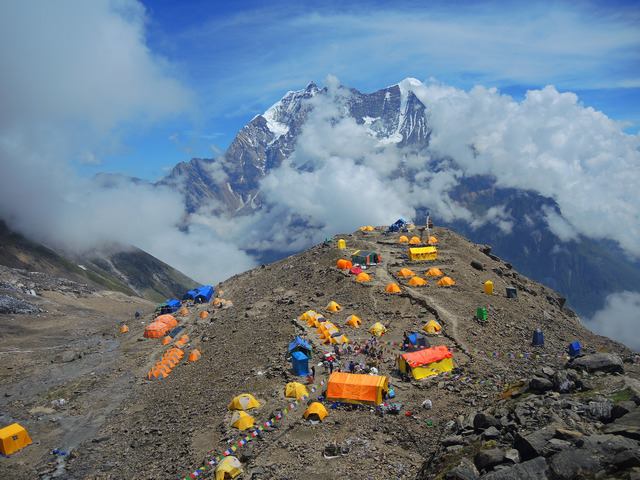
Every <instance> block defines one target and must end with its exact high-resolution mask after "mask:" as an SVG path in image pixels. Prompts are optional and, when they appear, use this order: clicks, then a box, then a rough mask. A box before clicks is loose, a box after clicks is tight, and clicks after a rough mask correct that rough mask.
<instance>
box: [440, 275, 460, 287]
mask: <svg viewBox="0 0 640 480" xmlns="http://www.w3.org/2000/svg"><path fill="white" fill-rule="evenodd" d="M455 284H456V281H455V280H454V279H453V278H451V277H442V278H441V279H440V280H438V286H439V287H452V286H453V285H455Z"/></svg>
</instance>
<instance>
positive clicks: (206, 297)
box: [193, 285, 215, 303]
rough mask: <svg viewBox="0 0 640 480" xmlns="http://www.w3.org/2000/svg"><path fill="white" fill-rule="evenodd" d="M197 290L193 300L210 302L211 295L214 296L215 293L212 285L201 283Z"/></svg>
mask: <svg viewBox="0 0 640 480" xmlns="http://www.w3.org/2000/svg"><path fill="white" fill-rule="evenodd" d="M196 290H197V291H198V293H197V294H196V296H195V297H194V298H193V301H194V302H196V303H209V302H210V301H211V297H213V293H214V292H215V290H214V288H213V287H212V286H211V285H201V286H199V287H198V288H196Z"/></svg>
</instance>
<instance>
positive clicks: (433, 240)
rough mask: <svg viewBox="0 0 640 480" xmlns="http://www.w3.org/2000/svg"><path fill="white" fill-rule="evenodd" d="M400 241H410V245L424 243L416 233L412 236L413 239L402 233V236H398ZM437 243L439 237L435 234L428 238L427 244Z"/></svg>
mask: <svg viewBox="0 0 640 480" xmlns="http://www.w3.org/2000/svg"><path fill="white" fill-rule="evenodd" d="M398 243H408V244H409V245H422V240H420V237H417V236H415V235H414V236H413V237H411V239H409V237H407V236H406V235H400V238H398ZM437 244H438V239H437V238H436V237H434V236H433V235H431V236H430V237H429V239H428V240H427V245H437Z"/></svg>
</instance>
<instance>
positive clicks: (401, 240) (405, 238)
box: [398, 235, 409, 243]
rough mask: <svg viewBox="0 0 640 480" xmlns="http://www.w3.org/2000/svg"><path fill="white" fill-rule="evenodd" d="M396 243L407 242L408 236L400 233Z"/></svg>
mask: <svg viewBox="0 0 640 480" xmlns="http://www.w3.org/2000/svg"><path fill="white" fill-rule="evenodd" d="M398 243H409V238H408V237H407V236H406V235H400V238H399V239H398Z"/></svg>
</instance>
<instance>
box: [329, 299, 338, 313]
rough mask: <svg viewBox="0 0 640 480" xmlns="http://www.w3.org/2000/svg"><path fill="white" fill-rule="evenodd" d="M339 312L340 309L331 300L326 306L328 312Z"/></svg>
mask: <svg viewBox="0 0 640 480" xmlns="http://www.w3.org/2000/svg"><path fill="white" fill-rule="evenodd" d="M340 310H342V307H341V306H340V305H339V304H338V303H336V302H334V301H333V300H331V301H330V302H329V305H327V311H328V312H339V311H340Z"/></svg>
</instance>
